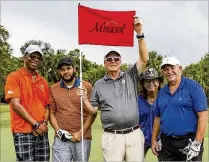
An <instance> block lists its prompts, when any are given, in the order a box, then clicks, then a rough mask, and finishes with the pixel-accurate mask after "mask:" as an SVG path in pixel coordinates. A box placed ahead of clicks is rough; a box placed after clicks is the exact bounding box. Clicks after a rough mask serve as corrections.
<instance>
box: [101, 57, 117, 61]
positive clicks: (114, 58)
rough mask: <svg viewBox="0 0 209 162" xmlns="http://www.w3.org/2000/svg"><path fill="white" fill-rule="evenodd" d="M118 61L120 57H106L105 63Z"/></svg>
mask: <svg viewBox="0 0 209 162" xmlns="http://www.w3.org/2000/svg"><path fill="white" fill-rule="evenodd" d="M113 60H114V61H115V62H116V61H120V57H106V58H105V61H108V62H112V61H113Z"/></svg>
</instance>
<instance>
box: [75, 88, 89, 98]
mask: <svg viewBox="0 0 209 162" xmlns="http://www.w3.org/2000/svg"><path fill="white" fill-rule="evenodd" d="M87 94H88V92H87V89H86V88H85V87H84V86H83V87H78V90H77V95H78V96H81V97H82V99H83V100H86V99H87V97H88V95H87Z"/></svg>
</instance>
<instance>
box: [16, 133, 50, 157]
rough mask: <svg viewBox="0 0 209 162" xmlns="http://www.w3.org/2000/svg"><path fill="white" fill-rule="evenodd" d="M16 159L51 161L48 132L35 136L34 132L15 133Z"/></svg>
mask: <svg viewBox="0 0 209 162" xmlns="http://www.w3.org/2000/svg"><path fill="white" fill-rule="evenodd" d="M13 139H14V145H15V152H16V161H49V158H50V147H49V140H48V133H44V134H43V135H42V136H34V135H33V134H32V133H14V134H13Z"/></svg>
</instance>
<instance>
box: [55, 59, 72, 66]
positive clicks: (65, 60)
mask: <svg viewBox="0 0 209 162" xmlns="http://www.w3.org/2000/svg"><path fill="white" fill-rule="evenodd" d="M63 64H67V65H72V66H73V61H72V60H71V59H70V58H63V59H61V60H59V62H58V65H57V69H59V68H60V67H61V66H62V65H63Z"/></svg>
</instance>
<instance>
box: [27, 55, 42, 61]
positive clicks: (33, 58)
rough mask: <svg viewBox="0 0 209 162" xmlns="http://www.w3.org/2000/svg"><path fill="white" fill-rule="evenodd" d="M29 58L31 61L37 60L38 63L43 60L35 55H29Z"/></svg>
mask: <svg viewBox="0 0 209 162" xmlns="http://www.w3.org/2000/svg"><path fill="white" fill-rule="evenodd" d="M29 57H30V58H31V59H32V60H35V59H37V60H38V61H42V60H43V58H42V57H41V56H37V55H29Z"/></svg>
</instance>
